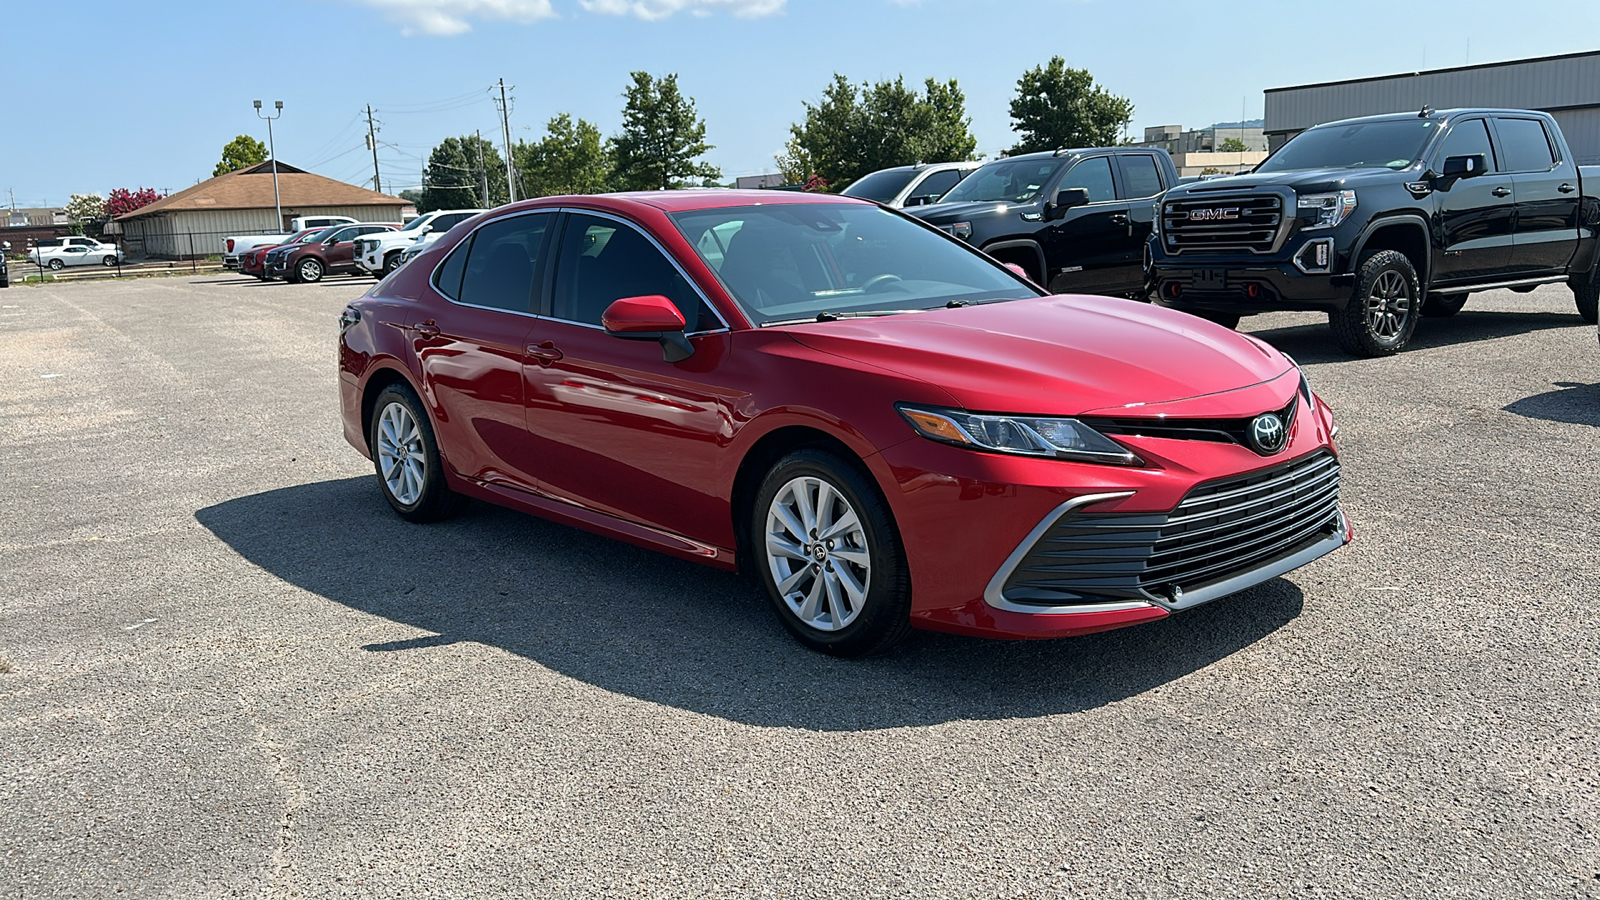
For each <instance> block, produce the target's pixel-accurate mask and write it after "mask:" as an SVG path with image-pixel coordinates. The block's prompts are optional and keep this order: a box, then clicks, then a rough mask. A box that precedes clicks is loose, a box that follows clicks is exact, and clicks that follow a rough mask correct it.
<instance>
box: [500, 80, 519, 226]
mask: <svg viewBox="0 0 1600 900" xmlns="http://www.w3.org/2000/svg"><path fill="white" fill-rule="evenodd" d="M515 86H516V85H512V87H515ZM500 129H501V135H502V137H503V138H504V139H505V147H506V197H507V198H509V199H508V202H511V203H515V202H516V201H517V176H516V170H515V169H513V168H512V165H511V107H510V106H508V105H506V80H505V79H504V78H502V79H500Z"/></svg>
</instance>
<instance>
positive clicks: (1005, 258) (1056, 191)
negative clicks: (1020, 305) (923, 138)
mask: <svg viewBox="0 0 1600 900" xmlns="http://www.w3.org/2000/svg"><path fill="white" fill-rule="evenodd" d="M1177 183H1178V170H1177V168H1175V167H1174V166H1173V165H1172V157H1170V156H1168V155H1167V151H1165V150H1159V149H1151V148H1149V147H1100V148H1095V149H1090V150H1056V151H1054V152H1049V151H1046V152H1043V153H1025V154H1021V155H1019V156H1007V157H1003V158H1001V159H997V160H994V161H993V162H988V163H984V164H983V165H982V166H981V167H979V169H978V170H977V171H976V172H973V173H972V174H971V175H968V176H967V177H966V178H965V179H963V180H962V181H961V183H960V184H958V185H956V186H955V187H954V188H951V190H950V192H949V193H948V194H945V195H944V197H943V198H941V199H940V201H939V202H938V203H935V204H933V205H931V206H918V207H914V208H912V209H908V210H906V212H908V213H910V214H911V215H913V216H916V217H917V218H919V219H922V220H923V221H925V222H927V223H928V224H930V225H934V226H937V227H939V228H941V229H943V230H945V231H947V232H949V233H951V234H953V235H955V236H956V237H958V238H961V239H962V240H964V241H966V242H967V243H969V244H972V245H973V246H974V247H978V248H979V249H981V250H983V251H984V252H986V253H988V254H989V255H990V256H993V257H994V258H995V259H998V260H1000V261H1001V262H1007V263H1015V264H1017V265H1019V266H1021V267H1022V269H1023V271H1024V272H1026V273H1027V274H1028V277H1029V278H1031V279H1033V281H1034V282H1035V283H1036V284H1039V285H1041V286H1043V287H1047V288H1049V289H1050V290H1052V291H1054V292H1056V293H1061V294H1065V293H1079V294H1113V295H1129V296H1131V295H1135V294H1138V295H1140V296H1141V297H1142V296H1143V295H1144V271H1143V263H1144V246H1145V242H1146V241H1147V240H1149V238H1150V228H1151V224H1152V221H1153V220H1154V218H1155V208H1154V207H1153V206H1152V205H1151V200H1152V199H1153V198H1155V197H1156V196H1158V195H1159V194H1160V193H1161V192H1162V191H1164V190H1166V189H1167V188H1170V187H1172V186H1173V185H1175V184H1177Z"/></svg>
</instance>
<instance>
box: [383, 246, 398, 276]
mask: <svg viewBox="0 0 1600 900" xmlns="http://www.w3.org/2000/svg"><path fill="white" fill-rule="evenodd" d="M398 268H400V251H399V250H396V251H394V252H393V253H391V254H389V255H388V256H385V257H384V258H383V271H381V272H379V273H378V277H379V278H382V277H384V276H385V275H388V274H389V273H390V272H393V271H394V270H395V269H398Z"/></svg>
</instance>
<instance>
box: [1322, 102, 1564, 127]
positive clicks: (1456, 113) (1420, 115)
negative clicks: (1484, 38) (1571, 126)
mask: <svg viewBox="0 0 1600 900" xmlns="http://www.w3.org/2000/svg"><path fill="white" fill-rule="evenodd" d="M1465 115H1480V116H1481V115H1501V116H1503V115H1518V116H1534V117H1536V118H1549V114H1548V113H1543V112H1540V111H1539V110H1536V109H1496V108H1492V107H1476V106H1472V107H1459V108H1455V109H1427V108H1423V109H1422V110H1420V111H1418V112H1398V113H1383V114H1381V115H1376V116H1357V117H1356V118H1353V119H1339V120H1337V121H1334V122H1323V123H1321V124H1319V125H1313V126H1311V128H1326V127H1328V126H1330V125H1350V124H1352V123H1355V122H1403V121H1407V120H1410V121H1416V120H1417V119H1430V120H1432V121H1435V122H1444V121H1448V120H1450V119H1455V118H1459V117H1460V116H1465ZM1311 128H1307V129H1306V130H1307V131H1310V130H1311Z"/></svg>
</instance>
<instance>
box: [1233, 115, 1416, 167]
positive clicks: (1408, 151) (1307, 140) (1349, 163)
mask: <svg viewBox="0 0 1600 900" xmlns="http://www.w3.org/2000/svg"><path fill="white" fill-rule="evenodd" d="M1437 124H1438V123H1436V122H1434V121H1432V120H1429V119H1390V120H1389V121H1386V122H1361V123H1358V124H1354V125H1324V126H1321V127H1318V128H1312V129H1310V130H1308V131H1302V132H1301V133H1300V134H1298V135H1296V136H1295V137H1294V138H1293V139H1292V140H1290V141H1289V143H1287V144H1284V145H1283V148H1282V149H1280V150H1279V151H1278V152H1277V153H1274V154H1273V155H1272V156H1271V157H1269V158H1268V159H1267V161H1266V162H1264V163H1262V164H1261V165H1260V166H1257V167H1256V171H1257V172H1293V171H1296V170H1300V169H1375V168H1380V167H1384V168H1390V169H1396V170H1398V169H1404V168H1405V167H1407V166H1409V165H1411V164H1412V163H1413V162H1415V161H1416V160H1417V158H1418V157H1420V156H1421V155H1422V150H1423V148H1424V147H1426V146H1428V139H1429V138H1431V137H1433V133H1434V131H1436V130H1437Z"/></svg>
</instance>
